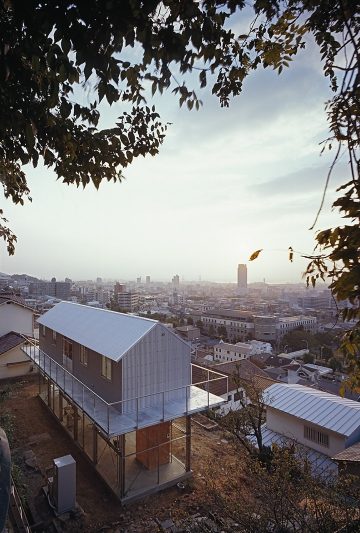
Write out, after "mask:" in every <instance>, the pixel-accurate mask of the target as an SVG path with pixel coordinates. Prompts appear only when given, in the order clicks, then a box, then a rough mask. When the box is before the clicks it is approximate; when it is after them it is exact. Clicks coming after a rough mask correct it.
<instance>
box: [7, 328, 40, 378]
mask: <svg viewBox="0 0 360 533" xmlns="http://www.w3.org/2000/svg"><path fill="white" fill-rule="evenodd" d="M24 343H25V340H24V337H23V336H22V335H19V334H18V333H15V332H14V331H10V333H6V335H3V336H2V337H0V379H8V378H15V377H18V376H24V375H25V374H29V373H30V372H33V370H34V364H33V362H32V361H31V359H30V358H29V357H28V356H27V355H26V354H25V353H24V351H23V350H22V346H23V345H24Z"/></svg>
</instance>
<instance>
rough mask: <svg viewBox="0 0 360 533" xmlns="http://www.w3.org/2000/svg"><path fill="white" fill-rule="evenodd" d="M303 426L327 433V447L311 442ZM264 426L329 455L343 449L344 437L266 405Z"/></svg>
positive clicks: (332, 455) (331, 455)
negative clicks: (305, 435)
mask: <svg viewBox="0 0 360 533" xmlns="http://www.w3.org/2000/svg"><path fill="white" fill-rule="evenodd" d="M304 426H310V427H312V428H314V429H317V430H318V431H321V432H322V433H326V434H327V435H329V447H328V448H327V447H325V446H321V445H320V444H317V443H315V442H312V441H310V440H308V439H305V437H304ZM266 427H267V428H268V429H271V430H272V431H276V432H277V433H280V434H281V435H284V436H285V437H290V438H291V439H294V440H296V441H297V442H299V443H300V444H304V445H305V446H307V447H308V448H312V449H313V450H317V451H318V452H321V453H323V454H324V455H327V456H329V457H334V455H336V454H337V453H339V452H341V451H342V450H344V449H345V437H343V436H341V435H339V434H338V433H334V432H333V431H330V430H329V429H326V428H323V427H321V426H317V425H315V424H311V423H310V422H307V421H306V420H302V419H300V418H296V417H295V416H292V415H288V414H286V413H283V412H282V411H278V410H276V409H272V408H271V407H269V406H268V407H267V410H266Z"/></svg>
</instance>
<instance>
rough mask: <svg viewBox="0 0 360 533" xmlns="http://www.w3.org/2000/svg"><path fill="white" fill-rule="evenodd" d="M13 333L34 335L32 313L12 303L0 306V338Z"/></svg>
mask: <svg viewBox="0 0 360 533" xmlns="http://www.w3.org/2000/svg"><path fill="white" fill-rule="evenodd" d="M10 331H15V332H16V333H22V334H23V335H31V336H32V335H33V334H34V324H33V312H32V311H31V309H26V308H25V307H22V306H21V305H19V304H16V303H14V302H10V303H4V304H2V305H0V336H2V335H5V334H6V333H9V332H10Z"/></svg>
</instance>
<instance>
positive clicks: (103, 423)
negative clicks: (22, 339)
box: [23, 339, 228, 435]
mask: <svg viewBox="0 0 360 533" xmlns="http://www.w3.org/2000/svg"><path fill="white" fill-rule="evenodd" d="M23 350H24V351H25V353H26V354H27V355H28V356H29V357H30V358H31V359H32V361H34V363H35V364H36V365H37V366H38V368H39V369H40V371H41V372H43V373H44V374H45V375H46V376H48V377H49V378H50V379H51V380H52V381H53V382H54V383H55V384H56V386H57V388H58V389H60V390H61V391H62V392H63V393H65V394H66V395H67V396H68V397H69V398H70V399H71V400H72V401H73V402H74V403H75V404H76V405H77V406H78V407H79V408H81V409H82V411H84V413H85V414H86V415H87V416H88V417H89V418H90V419H91V420H92V421H93V422H94V423H95V424H96V425H97V426H98V427H99V428H100V429H101V430H103V431H104V432H106V433H107V434H108V435H120V434H123V433H128V432H129V431H133V430H134V429H137V428H139V427H146V426H150V425H153V424H155V423H159V422H162V421H165V420H172V419H175V418H179V417H180V416H184V415H188V414H192V413H195V412H199V411H203V410H206V409H210V408H211V407H214V406H215V405H219V404H221V403H223V401H224V400H223V399H222V398H220V397H219V396H217V395H215V394H213V393H211V391H210V388H211V386H210V385H211V384H213V383H214V382H218V381H223V382H225V383H226V386H224V389H226V392H227V390H228V377H227V376H225V375H224V374H220V373H219V372H215V371H214V370H211V369H206V368H204V367H199V366H198V365H193V364H192V366H194V367H198V368H201V370H203V371H205V372H207V378H208V379H206V380H203V381H199V382H197V383H192V384H189V385H183V386H180V387H175V388H171V389H166V390H164V391H161V392H155V393H150V394H146V395H141V396H136V397H133V398H127V399H123V400H119V401H116V402H110V403H109V402H107V401H106V400H104V399H103V398H101V396H99V395H98V394H97V393H96V392H94V391H93V390H92V389H90V388H89V387H88V386H87V385H85V383H83V382H82V381H80V380H79V379H78V378H77V377H76V376H74V374H72V373H71V372H70V371H69V370H67V369H66V368H65V367H64V366H63V365H61V364H60V363H58V362H57V361H55V360H54V359H53V358H52V357H50V356H49V355H48V354H46V353H45V352H44V351H43V350H40V348H39V346H38V344H37V343H36V341H33V340H29V339H27V342H26V344H25V346H24V347H23ZM210 374H213V375H215V376H217V377H215V378H213V379H210ZM224 380H225V381H224Z"/></svg>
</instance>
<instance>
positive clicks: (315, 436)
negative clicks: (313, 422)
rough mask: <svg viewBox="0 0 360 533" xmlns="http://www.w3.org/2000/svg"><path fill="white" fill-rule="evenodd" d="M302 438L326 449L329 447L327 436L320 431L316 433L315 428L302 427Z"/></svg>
mask: <svg viewBox="0 0 360 533" xmlns="http://www.w3.org/2000/svg"><path fill="white" fill-rule="evenodd" d="M304 437H305V439H307V440H310V441H312V442H315V443H316V444H320V446H325V447H326V448H328V447H329V435H328V434H327V433H323V432H322V431H318V430H317V429H315V428H312V427H310V426H304Z"/></svg>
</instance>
